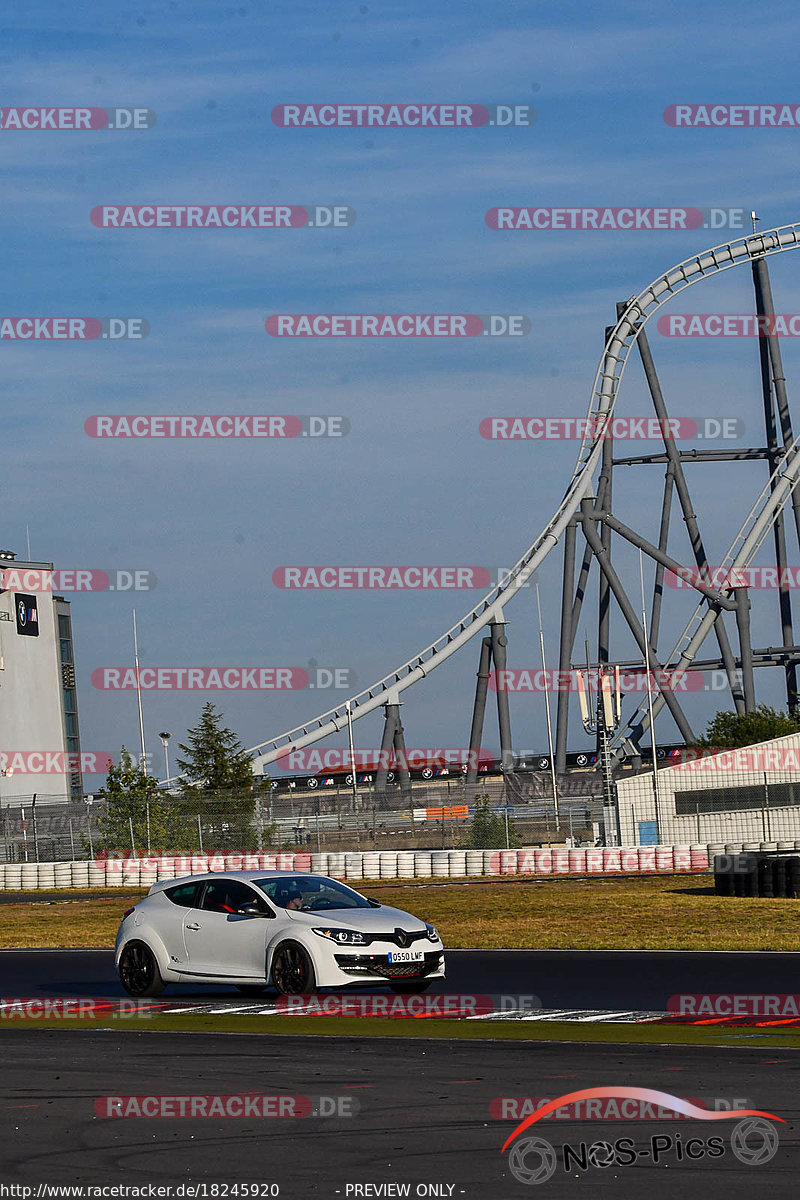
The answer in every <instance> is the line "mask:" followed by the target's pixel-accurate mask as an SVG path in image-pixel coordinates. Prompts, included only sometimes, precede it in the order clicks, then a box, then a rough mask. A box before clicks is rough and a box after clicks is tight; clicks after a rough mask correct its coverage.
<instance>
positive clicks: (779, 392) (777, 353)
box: [753, 258, 800, 545]
mask: <svg viewBox="0 0 800 1200" xmlns="http://www.w3.org/2000/svg"><path fill="white" fill-rule="evenodd" d="M753 283H754V285H755V291H756V311H757V313H758V315H759V316H766V317H768V318H769V319H770V321H772V319H773V318H774V316H775V308H774V305H773V303H772V285H771V283H770V281H769V269H768V267H767V260H766V259H765V258H755V259H753ZM770 330H771V331H770V332H769V334H768V336H767V337H766V338H759V339H758V340H759V343H760V342H762V341H764V342H766V344H767V349H768V351H769V359H770V364H771V367H772V383H773V386H774V388H775V405H776V407H777V410H778V420H779V422H780V427H781V436H782V437H783V444H784V446H785V447H788V446H791V444H792V442H793V441H794V435H793V433H792V418H791V416H790V414H789V399H788V397H787V395H786V376H785V375H784V373H783V360H782V358H781V346H780V341H779V339H778V336H777V334H776V333H775V332H774V326H770ZM792 511H793V512H794V524H795V530H796V531H797V541H798V545H800V492H798V491H797V489H796V488H795V490H794V492H793V493H792Z"/></svg>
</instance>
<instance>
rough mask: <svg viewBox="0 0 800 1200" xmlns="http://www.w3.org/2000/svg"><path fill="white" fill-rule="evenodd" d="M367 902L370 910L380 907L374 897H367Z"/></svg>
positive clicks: (378, 901) (379, 903)
mask: <svg viewBox="0 0 800 1200" xmlns="http://www.w3.org/2000/svg"><path fill="white" fill-rule="evenodd" d="M367 902H368V904H369V906H370V908H380V906H381V902H380V900H376V899H375V897H374V896H367Z"/></svg>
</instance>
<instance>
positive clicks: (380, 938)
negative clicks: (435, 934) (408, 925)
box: [371, 929, 428, 946]
mask: <svg viewBox="0 0 800 1200" xmlns="http://www.w3.org/2000/svg"><path fill="white" fill-rule="evenodd" d="M427 936H428V931H427V929H417V930H415V932H414V933H408V932H407V931H406V930H405V929H394V930H392V932H391V933H373V934H371V937H372V941H373V942H392V944H393V945H395V946H410V945H411V943H412V942H418V941H419V940H420V938H427Z"/></svg>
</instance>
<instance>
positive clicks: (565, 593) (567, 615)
mask: <svg viewBox="0 0 800 1200" xmlns="http://www.w3.org/2000/svg"><path fill="white" fill-rule="evenodd" d="M576 534H577V525H576V523H575V522H574V521H570V523H569V525H568V526H567V528H566V529H565V530H564V568H563V573H562V578H561V636H560V639H559V647H558V677H559V680H563V679H565V678H566V672H568V671H569V669H570V667H571V665H572V646H573V640H572V596H573V589H574V587H575V542H576ZM557 695H558V706H557V708H556V775H558V774H559V773H560V772H563V771H566V769H567V734H568V729H569V689H568V688H565V687H561V686H559V689H558V693H557Z"/></svg>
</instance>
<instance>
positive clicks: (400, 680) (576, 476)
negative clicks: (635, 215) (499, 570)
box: [248, 224, 800, 767]
mask: <svg viewBox="0 0 800 1200" xmlns="http://www.w3.org/2000/svg"><path fill="white" fill-rule="evenodd" d="M797 246H800V224H794V225H783V226H779V227H778V228H776V229H771V230H765V231H763V232H761V233H757V234H756V233H754V234H750V235H748V236H747V237H743V238H739V239H737V240H736V241H731V242H727V243H724V244H722V245H720V246H715V247H713V248H712V249H711V250H706V251H703V252H702V253H701V254H698V255H695V256H694V257H692V258H688V259H686V260H685V261H684V262H682V263H679V264H678V265H677V266H675V267H672V268H671V269H670V270H669V271H667V272H666V273H665V274H663V275H660V276H659V277H658V278H657V279H655V280H654V281H653V282H652V283H650V284H649V285H648V286H647V287H646V288H645V289H644V290H643V291H642V292H640V293H639V295H638V296H635V297H634V298H633V299H632V300H630V301H629V303H628V305H627V307H626V308H625V310H624V312H623V313H622V315H621V316H620V318H619V320H618V321H617V324H616V325H615V326H614V328H613V329H612V330H611V332H610V334H609V335H608V337H607V339H606V344H605V349H604V351H603V354H602V357H601V359H600V364H599V366H598V368H597V374H596V375H595V380H594V385H593V388H592V395H591V399H590V402H589V410H588V414H587V421H586V428H585V432H584V436H583V440H582V442H581V447H580V451H579V453H578V459H577V462H576V464H575V469H574V471H573V474H572V478H571V479H570V482H569V486H568V487H567V490H566V492H565V494H564V498H563V500H562V501H561V503H560V504H559V506H558V508H557V510H556V512H555V513H554V514H553V516H552V517H551V519H550V520H549V521H548V523H547V525H546V526H545V527H544V529H543V530H542V532H541V533H540V534H539V536H538V537H537V538H536V541H535V542H533V544H532V545H531V546H529V548H528V549H527V550H526V551H525V553H524V554H523V555H522V557H521V558H520V559H519V560H518V562H517V563H516V564H515V565H514V567H512V568H511V570H510V571H509V572H508V574H507V576H506V578H505V579H504V580H503V582H502V583H501V584H498V585H497V586H496V587H494V588H492V590H491V591H489V592H488V593H487V595H486V596H484V597H483V599H482V600H481V601H479V603H478V604H476V605H475V607H474V608H472V609H470V611H469V612H467V613H466V614H465V615H464V616H463V617H462V618H461V620H460V621H458V622H457V623H456V624H455V625H453V626H451V628H450V629H448V630H447V631H446V632H445V633H443V634H442V635H441V637H439V638H437V639H436V641H434V642H432V643H431V644H430V645H429V646H427V647H426V648H425V649H424V650H422V651H421V652H420V653H419V654H416V655H415V656H414V657H413V658H411V659H409V660H408V661H407V662H405V663H403V664H402V666H400V667H398V668H397V669H396V670H395V671H392V672H390V674H388V675H385V676H384V677H383V679H379V680H378V681H377V682H376V683H374V684H373V685H372V686H371V687H369V688H366V689H364V690H363V691H361V692H359V693H358V694H357V695H355V696H353V697H351V698H350V700H349V701H343V702H342V703H340V704H339V705H337V706H336V708H332V709H329V710H328V711H327V712H324V713H322V714H320V716H318V717H314V718H313V719H312V720H310V721H306V722H305V723H304V724H302V725H299V726H297V727H296V728H294V729H289V730H287V731H286V732H285V733H281V734H279V735H278V736H277V737H274V738H271V739H269V740H268V741H265V742H261V743H259V744H258V745H257V746H254V747H252V748H251V749H250V750H249V751H248V753H249V754H250V755H251V757H252V758H253V759H254V767H258V766H266V765H267V764H269V763H271V762H274V761H275V760H276V759H277V758H279V757H280V756H281V755H282V754H283V753H285V752H286V751H288V750H290V749H301V748H302V747H304V746H310V745H312V744H313V743H315V742H318V741H321V740H322V739H323V738H325V737H328V736H329V735H330V734H332V733H336V732H338V731H340V730H343V729H344V730H346V729H347V723H348V716H347V704H348V703H349V705H350V713H351V719H352V720H353V721H355V720H358V719H359V718H360V717H364V716H367V714H368V713H371V712H374V711H375V710H376V709H378V708H381V707H382V706H383V705H385V704H394V703H397V702H398V698H399V695H400V693H401V692H404V691H405V690H406V689H407V688H410V687H411V686H412V685H413V684H415V683H418V682H419V681H420V680H421V679H425V678H426V677H427V676H428V675H430V673H431V672H432V671H433V670H434V669H435V668H436V667H438V666H439V665H440V664H441V663H443V662H445V661H446V660H447V659H448V658H450V656H451V655H453V654H455V653H456V651H457V650H460V649H461V647H462V646H465V645H466V643H467V642H469V641H470V640H471V639H472V638H474V637H476V636H477V635H478V634H479V633H480V632H481V631H482V630H483V629H484V628H485V627H486V625H487V624H489V623H490V622H502V621H503V609H504V606H505V605H506V604H508V603H509V601H510V600H512V599H513V598H514V596H516V594H517V592H518V591H519V590H520V589H521V588H522V587H523V586H524V584H525V583H526V582H527V581H528V580H529V579H530V577H531V575H532V574H533V573H534V572H535V571H536V570H537V569H538V568H539V567H540V566H541V564H542V563H543V562H544V560H545V559H546V558H547V556H548V554H549V553H550V552H551V551H552V550H553V549H554V547H555V546H556V545H557V544H558V541H559V539H560V537H561V536H562V534H563V533H564V530H565V529H566V527H567V525H568V524H569V523H570V522H571V521H572V520H573V519H574V518H575V516H576V515H577V514H578V513H579V510H580V505H581V502H582V501H583V500H584V499H585V498H586V497H588V496H589V495H591V494H592V491H593V487H594V476H595V471H596V470H597V468H598V465H599V462H600V458H601V455H602V449H603V433H604V429H605V427H606V425H607V423H608V421H609V420H610V419H611V417H612V415H613V413H614V406H615V403H616V398H617V392H618V390H619V386H620V383H621V381H622V377H623V374H624V371H625V367H626V364H627V362H628V356H629V354H630V352H631V349H632V348H633V347H634V346H635V344H636V339H637V337H638V336H639V333H640V332H641V331H642V330H643V329H644V327H645V325H646V323H647V322H648V321H649V320H650V318H651V317H652V316H653V314H654V313H656V312H657V311H658V310H659V308H661V306H662V305H663V304H665V303H666V302H667V301H669V300H671V299H672V298H673V297H674V296H676V295H678V293H680V292H682V291H684V290H685V289H686V288H688V287H691V286H692V285H693V284H695V283H698V282H699V281H700V280H702V279H706V278H708V277H709V276H713V275H718V274H719V273H720V272H722V271H726V270H729V269H730V268H731V267H735V266H738V265H740V264H742V263H748V262H752V261H754V260H755V259H758V258H764V257H767V256H770V255H773V254H780V253H782V252H783V251H784V250H791V249H793V248H794V247H797ZM799 472H800V438H799V439H797V440H796V441H795V442H794V443H793V444H792V445H791V446H790V447H788V448H787V449H786V451H785V454H784V456H783V458H782V459H781V462H780V463H779V464H778V466H777V468H776V471H775V473H774V475H773V479H772V482H773V484H774V490H772V491H771V492H770V487H769V484H768V485H767V487H765V489H764V491H763V492H762V493H761V496H760V497H759V499H758V501H757V502H756V505H755V506H754V507H753V509H752V510H751V512H750V514H749V516H748V518H747V519H746V521H745V523H744V525H743V526H742V529H741V530H740V533H739V536H738V537H737V539H736V540H735V541H734V544H733V546H732V547H731V550H730V552H729V555H728V559H727V561H728V562H729V563H730V565H731V566H732V567H744V566H747V565H748V564H749V562H750V560H751V558H752V557H753V555H754V554H755V552H756V550H757V549H758V546H759V545H760V544H761V541H763V538H764V536H765V535H766V533H767V531H768V530H769V529H770V528H771V526H772V524H773V523H774V521H775V519H776V518H777V516H778V514H779V512H780V511H781V509H782V508H783V505H784V504H785V503H786V501H787V499H788V498H789V497H790V496H791V493H792V490H793V488H794V487H795V485H796V483H797V481H798V473H799ZM702 607H703V606H702V605H698V608H697V610H696V611H695V613H694V615H693V616H692V618H690V621H689V623H688V624H687V626H686V629H685V630H684V633H683V634H682V636H681V638H680V639H679V641H678V644H677V645H676V648H675V650H674V652H673V656H672V657H671V659H670V661H673V659H674V656H675V655H677V654H680V659H679V660H678V664H677V668H676V669H677V672H678V675H680V674H682V673H683V671H685V670H686V669H687V668H688V666H689V665H690V663H691V662H692V661H693V658H694V655H695V653H696V650H697V648H698V646H699V645H700V644H701V642H702V641H703V640H704V638H705V637H706V635H707V634H708V633H709V631H710V630H711V628H712V627H713V625H714V621H715V619H716V615H717V614H716V613H715V612H714V611H713V610H711V609H708V610H707V611H706V612H705V614H704V615H702V611H701V610H702ZM659 701H660V702H661V703H659ZM661 704H663V698H662V697H661V696H658V697H657V698H656V706H657V707H660V706H661Z"/></svg>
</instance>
